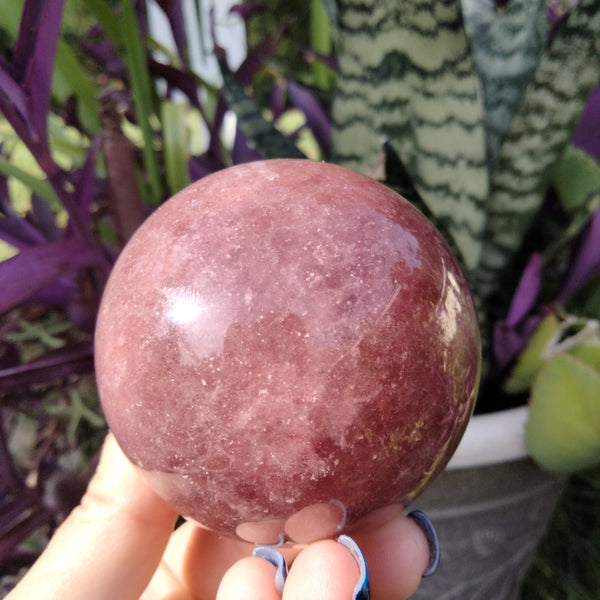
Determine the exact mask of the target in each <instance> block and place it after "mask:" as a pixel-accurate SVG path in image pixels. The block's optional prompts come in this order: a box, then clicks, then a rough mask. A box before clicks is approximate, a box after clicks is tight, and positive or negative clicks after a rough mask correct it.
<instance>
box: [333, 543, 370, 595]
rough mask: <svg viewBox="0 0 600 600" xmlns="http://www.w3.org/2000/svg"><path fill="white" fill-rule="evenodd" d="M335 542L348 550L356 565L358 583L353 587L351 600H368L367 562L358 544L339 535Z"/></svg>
mask: <svg viewBox="0 0 600 600" xmlns="http://www.w3.org/2000/svg"><path fill="white" fill-rule="evenodd" d="M337 541H338V542H339V543H340V544H342V546H344V548H347V549H348V550H350V553H351V554H352V556H353V557H354V560H356V563H357V564H358V570H359V577H358V583H357V584H356V586H355V587H354V592H353V594H352V600H370V598H371V589H370V586H369V571H368V569H367V561H366V560H365V556H364V554H363V553H362V550H361V549H360V548H359V547H358V544H357V543H356V542H355V541H354V540H353V539H352V538H351V537H350V536H348V535H340V537H339V538H338V539H337Z"/></svg>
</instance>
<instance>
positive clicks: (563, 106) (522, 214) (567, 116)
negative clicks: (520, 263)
mask: <svg viewBox="0 0 600 600" xmlns="http://www.w3.org/2000/svg"><path fill="white" fill-rule="evenodd" d="M599 79H600V0H580V2H579V3H578V4H577V6H576V7H575V8H574V10H573V12H572V13H571V15H570V16H569V18H568V19H567V21H566V23H565V24H564V25H563V26H562V27H561V28H560V30H559V32H558V34H557V36H556V37H555V39H554V40H553V42H552V44H551V45H550V46H549V48H548V49H547V50H546V51H545V52H544V54H543V55H542V57H541V59H540V61H539V63H538V66H537V68H536V70H535V73H534V75H533V78H532V80H531V82H530V84H529V86H528V87H527V90H526V91H525V95H524V97H523V101H522V102H521V104H520V105H519V108H518V110H517V112H516V114H515V116H514V118H513V120H512V123H511V126H510V128H509V130H508V132H507V134H506V137H505V138H504V142H503V144H502V148H501V151H500V155H499V157H498V160H497V161H496V163H495V165H494V169H493V171H492V175H491V195H490V200H489V206H488V225H487V232H486V236H485V244H484V249H483V254H482V256H481V262H480V265H479V268H478V269H477V272H476V285H477V293H478V295H479V296H480V297H482V298H483V300H484V301H485V300H486V299H487V298H489V297H490V296H491V295H493V294H494V293H495V292H496V291H497V289H498V288H499V286H500V285H501V283H502V274H503V273H504V272H505V270H506V269H507V268H508V267H509V265H510V263H511V261H512V259H513V258H514V257H515V255H516V253H517V252H518V250H519V249H520V247H521V244H522V242H523V239H524V237H525V235H526V233H527V231H528V228H529V226H530V224H531V222H532V219H533V217H534V216H535V214H536V213H537V211H538V210H539V208H540V206H541V204H542V202H543V199H544V196H545V192H546V190H547V188H548V185H549V183H550V181H551V178H552V172H553V169H554V167H555V165H556V163H557V161H558V159H559V158H560V156H561V154H562V152H563V150H564V149H565V147H566V146H567V144H568V143H569V140H570V139H571V135H572V131H573V129H574V127H575V125H576V123H577V120H578V118H579V115H580V114H581V111H582V110H583V107H584V105H585V102H586V100H587V98H588V96H589V93H590V92H591V90H592V89H593V87H594V86H595V85H597V83H598V80H599Z"/></svg>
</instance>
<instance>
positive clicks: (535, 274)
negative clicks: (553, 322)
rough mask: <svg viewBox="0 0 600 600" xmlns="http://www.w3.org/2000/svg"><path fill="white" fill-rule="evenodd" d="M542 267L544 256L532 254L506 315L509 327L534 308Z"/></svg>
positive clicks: (540, 283) (540, 282) (540, 281)
mask: <svg viewBox="0 0 600 600" xmlns="http://www.w3.org/2000/svg"><path fill="white" fill-rule="evenodd" d="M542 269H543V264H542V257H541V256H540V255H539V254H532V256H531V258H530V259H529V262H528V263H527V266H526V267H525V270H524V271H523V274H522V275H521V279H520V280H519V284H518V285H517V289H516V291H515V294H514V296H513V299H512V302H511V305H510V309H509V311H508V315H507V317H506V325H507V326H508V327H514V326H516V325H517V324H518V323H520V322H521V321H522V320H523V319H524V318H525V316H526V315H527V314H528V313H529V311H530V310H531V309H532V308H533V305H534V304H535V301H536V300H537V297H538V294H539V292H540V287H541V285H542Z"/></svg>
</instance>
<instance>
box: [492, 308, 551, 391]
mask: <svg viewBox="0 0 600 600" xmlns="http://www.w3.org/2000/svg"><path fill="white" fill-rule="evenodd" d="M559 335H560V323H559V322H558V318H557V317H556V315H555V314H550V315H548V316H547V317H546V318H545V319H544V320H543V321H542V322H541V323H540V325H539V326H538V328H537V329H536V331H535V333H534V334H533V335H532V336H531V339H530V340H529V343H528V344H527V347H526V348H525V350H523V352H522V353H521V355H520V356H519V359H518V361H517V364H516V365H515V367H514V369H513V371H512V373H511V374H510V378H509V379H508V381H507V382H506V384H505V386H504V391H506V392H507V393H509V394H518V393H520V392H525V391H527V390H528V389H529V388H530V387H531V384H532V383H533V380H534V379H535V376H536V375H537V374H538V372H539V370H540V369H541V368H542V366H543V365H544V363H545V362H546V360H547V357H548V350H549V348H550V347H551V346H552V343H553V342H555V341H557V339H558V337H559Z"/></svg>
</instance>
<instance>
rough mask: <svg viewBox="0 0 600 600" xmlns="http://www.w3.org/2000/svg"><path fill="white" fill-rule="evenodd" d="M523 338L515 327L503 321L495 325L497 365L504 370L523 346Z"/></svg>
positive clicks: (495, 356)
mask: <svg viewBox="0 0 600 600" xmlns="http://www.w3.org/2000/svg"><path fill="white" fill-rule="evenodd" d="M523 346H524V343H523V338H522V336H521V335H520V334H519V333H518V332H517V331H516V330H515V329H514V327H510V326H509V325H507V324H506V321H501V322H499V323H496V324H495V325H494V358H495V359H496V365H497V366H498V367H499V368H500V369H501V370H504V369H505V368H506V367H507V366H508V365H510V363H511V362H512V361H513V360H514V357H515V356H517V355H518V354H519V352H520V351H521V349H522V348H523Z"/></svg>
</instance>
